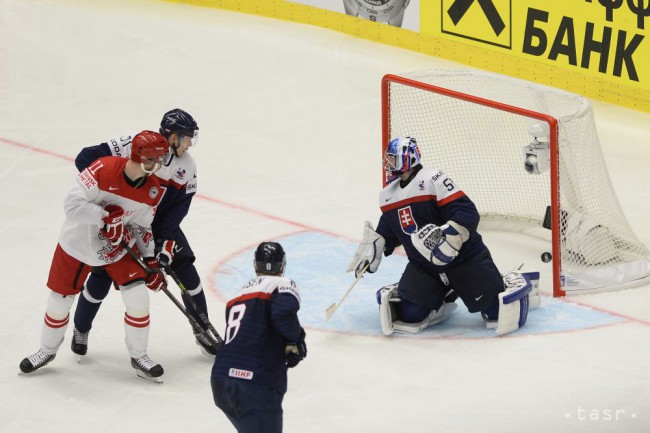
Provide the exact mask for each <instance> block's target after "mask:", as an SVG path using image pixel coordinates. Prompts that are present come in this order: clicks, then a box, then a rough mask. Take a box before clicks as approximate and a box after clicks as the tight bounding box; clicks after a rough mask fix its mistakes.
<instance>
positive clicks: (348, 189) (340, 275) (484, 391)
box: [0, 0, 650, 433]
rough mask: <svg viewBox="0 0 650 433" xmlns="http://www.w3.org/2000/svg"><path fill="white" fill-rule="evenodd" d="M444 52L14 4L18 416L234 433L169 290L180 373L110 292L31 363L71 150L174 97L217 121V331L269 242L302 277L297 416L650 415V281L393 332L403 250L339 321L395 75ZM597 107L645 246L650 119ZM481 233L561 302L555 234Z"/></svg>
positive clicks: (358, 425)
mask: <svg viewBox="0 0 650 433" xmlns="http://www.w3.org/2000/svg"><path fill="white" fill-rule="evenodd" d="M441 67H443V68H459V67H461V66H460V65H458V64H454V63H451V62H446V61H441V60H437V59H434V58H431V57H428V56H423V55H419V54H416V53H412V52H408V51H403V50H399V49H395V48H391V47H387V46H383V45H379V44H375V43H372V42H368V41H363V40H357V39H354V38H350V37H348V36H345V35H343V34H339V33H336V32H332V31H327V30H323V29H319V28H314V27H310V26H306V25H296V24H291V23H288V22H283V21H277V20H271V19H265V18H260V17H253V16H247V15H242V14H237V13H231V12H225V11H218V10H211V9H203V8H196V7H189V6H179V5H174V4H166V3H158V2H150V1H137V2H127V1H97V0H86V1H77V2H75V1H71V0H58V1H56V2H52V1H36V0H34V1H30V0H0V149H1V150H2V153H1V158H2V166H1V168H0V173H1V179H2V182H3V184H4V185H5V187H4V191H3V193H2V199H1V203H2V204H1V212H0V239H1V241H0V242H1V244H0V245H1V248H0V272H1V275H2V278H1V280H0V281H2V282H0V290H1V291H2V293H3V297H2V301H1V302H0V313H1V317H2V321H1V325H0V327H1V332H0V347H2V351H1V353H0V372H1V375H0V390H1V391H0V432H2V433H23V432H36V431H46V432H55V433H58V432H65V433H76V432H88V431H92V432H95V433H104V432H118V431H122V432H124V431H137V432H141V433H145V432H151V433H160V432H193V433H201V432H231V431H234V430H233V428H232V427H231V425H230V423H229V422H228V421H227V420H226V418H225V416H223V414H222V413H221V412H220V411H219V410H217V409H216V408H215V407H214V405H213V402H212V395H211V391H210V387H209V375H210V368H211V360H210V359H208V358H207V357H205V356H203V355H201V354H200V352H199V350H198V348H197V346H195V344H194V341H193V337H192V334H191V330H190V328H189V326H188V324H187V323H186V320H185V318H184V317H183V316H182V315H181V314H180V313H179V312H178V311H177V310H176V309H175V307H174V306H173V304H172V303H171V302H169V300H168V299H167V298H166V297H165V296H164V295H163V294H156V293H154V294H152V295H151V298H152V314H151V315H152V325H151V337H150V343H149V354H150V356H151V357H152V358H153V359H154V360H156V361H158V362H160V363H161V364H162V365H163V366H164V368H165V370H166V373H165V376H164V379H165V383H164V384H162V385H156V384H153V383H150V382H147V381H144V380H142V379H139V378H137V377H136V375H135V373H134V371H133V370H132V368H131V367H130V365H129V360H128V355H127V352H126V348H125V346H124V329H123V321H122V316H123V305H122V301H121V297H120V296H118V295H117V294H115V293H112V294H110V295H109V297H108V298H107V299H106V301H105V302H104V306H103V308H102V309H101V312H100V313H99V316H98V318H97V320H96V322H95V326H94V328H93V330H92V332H91V334H90V342H89V354H88V356H86V358H85V359H84V360H83V362H82V363H80V364H78V363H77V362H76V361H75V359H74V357H73V355H72V352H71V351H70V349H69V338H70V335H71V333H72V332H71V331H72V329H71V327H69V328H68V332H67V334H66V335H67V337H66V341H65V342H64V343H63V346H62V347H61V349H60V350H59V353H58V356H57V358H56V360H54V361H53V362H52V363H51V364H50V365H48V366H47V367H45V368H43V369H42V370H39V371H38V372H36V373H34V374H31V375H27V376H24V375H18V371H19V370H18V364H19V362H20V360H21V359H22V358H23V357H25V356H27V355H29V354H31V353H33V352H34V351H35V350H36V349H37V348H38V346H39V336H40V330H41V325H42V319H43V313H44V311H45V301H46V298H47V296H48V289H47V288H46V287H45V281H46V278H47V273H48V269H49V265H50V260H51V257H52V253H53V251H54V247H55V245H56V242H57V238H58V233H59V229H60V226H61V223H62V222H63V219H64V215H63V208H62V203H63V197H64V195H65V193H66V192H67V190H68V188H69V187H70V185H71V184H72V182H73V179H74V176H75V174H76V170H75V168H74V164H73V162H72V160H73V158H74V157H75V156H76V154H77V152H78V151H79V149H81V148H82V147H83V146H89V145H95V144H98V143H100V142H102V141H104V140H106V139H108V138H111V137H115V136H119V135H124V134H128V133H132V132H137V131H139V130H142V129H154V130H155V129H157V127H158V124H159V122H160V118H161V117H162V114H163V113H164V112H165V111H167V110H169V109H171V108H175V107H180V108H183V109H185V110H187V111H189V112H190V113H192V115H193V116H194V117H195V118H196V119H197V121H198V123H199V126H200V131H201V132H200V140H199V143H198V146H197V147H196V148H193V149H192V150H191V152H192V154H193V155H194V157H195V158H196V160H197V163H198V167H199V182H198V185H199V193H198V195H197V196H196V197H195V199H194V202H193V206H192V210H191V212H190V215H189V216H188V217H187V218H186V219H185V221H184V222H183V225H182V227H183V230H184V231H185V233H186V234H187V236H188V238H189V239H190V242H191V244H192V247H193V249H194V250H195V252H196V254H197V257H198V259H197V266H198V269H199V272H200V274H201V277H202V280H203V284H204V287H205V288H206V291H207V296H208V305H209V310H210V316H211V318H212V321H213V323H214V324H215V326H216V327H217V329H219V330H223V329H224V319H223V311H224V300H225V299H226V298H228V297H229V296H230V295H231V294H232V293H233V291H234V290H235V289H236V288H237V285H239V284H241V282H243V281H245V280H246V279H247V278H248V277H250V276H251V275H252V250H253V248H254V247H255V246H256V245H257V244H258V243H259V242H261V241H263V240H279V241H280V242H282V243H283V244H284V245H285V246H286V249H287V255H288V268H287V275H288V276H289V277H291V278H293V279H294V280H296V282H297V284H298V285H299V286H300V287H301V289H302V298H303V308H302V309H301V312H300V318H301V320H302V322H303V324H304V325H305V327H306V328H307V334H308V336H307V343H308V347H309V354H308V357H307V359H306V360H305V361H304V362H303V363H302V364H301V365H300V366H299V367H298V368H296V369H294V370H291V371H290V372H289V373H290V374H289V392H288V393H287V395H286V398H285V402H284V409H285V432H301V433H330V432H334V431H335V432H339V433H359V432H371V433H388V432H391V433H393V432H405V433H440V432H498V433H509V432H522V431H523V432H531V433H542V432H585V433H586V432H597V433H598V432H626V433H627V432H634V433H647V432H649V431H650V369H649V368H648V366H650V345H649V344H648V343H649V342H650V286H643V287H639V288H635V289H628V290H624V291H619V292H612V293H605V294H598V295H589V296H580V297H573V298H570V299H567V300H555V299H552V298H550V297H548V296H545V297H544V298H543V301H542V307H541V308H540V309H539V310H537V311H535V312H532V313H531V314H530V317H529V323H528V324H527V326H526V328H525V329H523V330H522V331H521V332H519V333H517V334H513V335H511V336H508V337H505V338H495V337H494V336H493V335H492V334H491V333H490V332H489V331H487V330H485V329H484V328H483V327H482V326H483V325H482V321H481V320H480V318H479V317H478V316H476V315H469V314H468V313H467V312H466V310H465V309H464V306H462V305H461V306H460V307H459V309H458V311H457V313H455V315H454V317H452V318H451V319H450V321H449V322H447V323H445V324H444V325H443V326H441V327H440V328H432V329H431V330H429V332H426V333H424V334H422V335H419V336H416V337H413V338H408V337H399V336H398V337H395V338H385V337H383V336H381V334H380V331H379V323H378V317H377V314H376V308H377V307H376V304H375V300H374V297H375V295H374V294H375V291H376V290H377V289H378V288H379V287H381V286H383V285H386V284H389V283H392V282H394V281H396V279H397V278H398V277H399V274H400V273H401V270H402V267H403V265H404V258H403V257H400V256H399V255H397V256H395V257H390V258H387V259H385V260H384V262H383V263H382V267H381V268H380V269H379V272H377V273H376V274H375V275H372V276H369V277H366V278H364V279H363V280H362V281H361V282H360V283H359V284H358V285H357V287H355V289H354V291H353V292H352V294H351V295H350V297H349V298H348V300H347V301H346V303H344V304H343V305H342V306H341V308H340V309H339V311H337V312H336V315H335V316H334V317H333V318H332V320H331V321H330V322H328V323H326V322H325V321H324V311H325V308H326V307H327V306H328V305H329V304H330V303H333V302H335V301H336V300H338V299H339V297H340V296H341V295H342V294H343V292H344V291H345V290H346V289H347V287H348V286H349V284H350V283H351V282H352V280H353V279H352V277H351V276H350V274H346V273H345V267H346V265H347V262H348V260H349V258H350V257H351V256H352V254H353V252H354V250H355V248H356V242H357V241H358V240H359V239H360V238H361V234H362V226H363V221H364V220H366V219H368V220H370V221H372V222H373V223H374V222H376V221H377V219H378V217H379V210H378V207H377V194H378V192H379V189H380V163H381V161H380V150H379V146H380V138H381V128H380V119H381V116H380V79H381V77H382V76H383V75H384V74H386V73H400V72H409V71H415V70H420V69H427V68H441ZM594 106H595V113H596V121H597V125H598V133H599V135H600V139H601V144H602V148H603V152H604V154H605V157H606V160H607V164H608V168H609V174H610V176H611V180H612V182H613V184H614V187H615V189H616V192H617V194H618V197H619V200H620V202H621V206H622V207H623V209H624V210H625V213H626V215H627V217H628V219H629V221H630V224H631V225H632V227H633V229H634V230H635V232H636V233H637V235H638V236H639V237H640V238H641V240H642V241H643V242H644V243H645V244H646V245H650V226H649V225H648V222H647V221H648V215H649V214H650V191H649V190H648V185H650V170H648V165H649V164H650V129H649V127H648V125H650V115H649V114H645V113H641V112H636V111H633V110H628V109H624V108H621V107H617V106H614V105H609V104H603V103H597V102H594ZM456 181H457V182H458V183H460V185H461V186H462V179H456ZM604 181H605V180H604ZM495 187H497V185H495ZM594 188H598V185H594ZM507 199H508V198H507V197H504V200H507ZM483 234H484V236H485V238H486V242H487V244H488V245H489V247H490V249H491V250H492V253H493V255H494V257H495V260H496V262H497V265H498V266H499V268H500V269H502V270H507V269H509V268H511V267H513V266H515V265H517V264H519V263H521V262H522V261H525V262H526V264H527V266H529V267H536V268H538V269H539V270H541V271H542V273H543V274H542V275H543V283H542V286H543V287H542V290H543V291H545V292H546V294H547V295H548V293H549V291H550V286H549V285H548V283H547V282H546V281H544V279H546V278H550V269H549V267H548V265H544V264H543V263H542V262H541V261H540V260H539V255H540V254H541V253H542V252H543V251H544V250H545V246H544V245H540V244H538V243H536V242H533V241H530V240H528V239H526V238H523V239H522V238H521V237H519V236H520V235H512V234H504V233H498V232H485V233H483ZM522 245H523V246H522ZM172 290H173V291H174V293H178V291H176V290H175V288H174V287H173V283H172Z"/></svg>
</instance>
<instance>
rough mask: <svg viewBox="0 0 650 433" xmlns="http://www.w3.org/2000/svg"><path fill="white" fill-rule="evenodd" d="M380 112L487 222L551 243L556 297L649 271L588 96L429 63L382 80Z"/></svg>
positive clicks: (390, 132) (625, 282) (387, 128)
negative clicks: (427, 66) (615, 186)
mask: <svg viewBox="0 0 650 433" xmlns="http://www.w3.org/2000/svg"><path fill="white" fill-rule="evenodd" d="M383 110H384V113H383V114H384V141H385V142H387V138H390V137H398V136H413V137H416V138H417V140H418V144H419V146H420V149H421V151H422V162H423V164H424V165H426V166H432V167H438V168H442V169H443V170H445V172H447V173H448V174H449V175H450V176H452V178H455V179H457V180H458V181H459V182H460V183H461V185H462V187H463V190H464V191H465V192H466V193H467V194H468V195H469V197H470V198H471V199H472V200H473V201H474V202H475V203H476V205H477V207H478V209H479V211H480V213H481V215H482V224H483V223H486V224H489V225H490V226H491V227H494V226H495V225H496V226H497V228H500V229H504V230H515V231H522V232H525V233H527V234H530V235H534V236H538V237H542V238H545V239H548V240H549V242H550V244H549V249H551V247H552V251H553V261H554V263H553V266H554V280H553V281H554V294H555V295H563V294H565V292H566V293H585V292H593V291H599V290H612V289H616V288H621V287H628V286H630V285H634V284H638V283H641V282H645V281H646V279H647V278H648V275H650V258H649V256H648V254H649V253H648V249H647V248H646V247H645V246H644V245H643V244H642V243H641V242H640V241H639V240H638V239H637V237H636V235H635V234H634V233H633V232H632V229H631V228H630V225H629V223H628V222H627V219H626V218H625V215H624V214H623V211H622V210H621V207H620V205H619V203H618V199H617V197H616V193H615V192H614V189H613V186H612V184H611V181H610V178H609V174H608V172H607V167H606V165H605V160H604V158H603V155H602V152H601V149H600V143H599V140H598V134H597V131H596V126H595V122H594V117H593V111H592V107H591V104H590V102H589V101H588V100H587V99H586V98H583V97H581V96H579V95H575V94H572V93H569V92H566V91H562V90H558V89H555V88H552V87H548V86H543V85H539V84H535V83H531V82H528V81H523V80H519V79H515V78H512V77H507V76H502V75H498V74H493V73H487V72H481V71H475V70H460V71H459V70H425V71H419V72H412V73H408V74H402V75H399V76H397V75H387V76H386V77H384V80H383ZM384 146H385V144H384ZM554 222H555V223H554ZM483 226H484V227H485V225H483Z"/></svg>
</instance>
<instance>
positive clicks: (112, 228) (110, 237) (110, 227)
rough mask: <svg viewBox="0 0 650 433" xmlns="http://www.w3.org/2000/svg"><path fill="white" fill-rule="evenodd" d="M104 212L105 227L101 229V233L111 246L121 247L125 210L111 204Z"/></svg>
mask: <svg viewBox="0 0 650 433" xmlns="http://www.w3.org/2000/svg"><path fill="white" fill-rule="evenodd" d="M104 211H106V215H105V216H104V217H102V222H103V223H104V226H103V227H102V228H100V229H99V232H100V233H101V234H102V236H104V238H105V239H106V240H107V241H108V242H110V243H111V245H119V244H120V242H122V237H124V209H122V208H121V207H120V206H117V205H115V204H109V205H107V206H106V207H105V208H104Z"/></svg>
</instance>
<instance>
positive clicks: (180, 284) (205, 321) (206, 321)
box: [165, 266, 223, 344]
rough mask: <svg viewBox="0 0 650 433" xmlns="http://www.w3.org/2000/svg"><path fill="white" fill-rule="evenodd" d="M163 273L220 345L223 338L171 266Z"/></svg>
mask: <svg viewBox="0 0 650 433" xmlns="http://www.w3.org/2000/svg"><path fill="white" fill-rule="evenodd" d="M165 272H166V273H167V275H169V276H170V277H172V280H174V282H175V283H176V285H177V286H178V288H179V289H180V290H181V296H182V297H183V299H185V300H187V301H188V302H189V304H190V306H191V307H192V308H193V309H194V311H195V312H196V314H198V315H199V317H200V318H201V321H203V324H204V325H205V326H207V327H208V330H209V331H210V332H212V334H213V336H214V339H215V340H217V343H219V344H221V343H223V338H221V335H219V333H218V332H217V330H216V329H214V326H212V323H211V322H210V320H209V319H208V316H207V315H206V314H205V312H204V311H203V310H202V309H201V307H199V306H198V305H197V303H196V302H195V301H194V298H192V295H190V293H189V292H188V290H187V289H186V288H185V285H184V284H183V282H182V281H181V280H180V278H178V275H176V272H174V270H173V269H172V268H171V266H166V267H165Z"/></svg>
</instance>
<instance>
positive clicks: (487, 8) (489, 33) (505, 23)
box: [441, 0, 512, 48]
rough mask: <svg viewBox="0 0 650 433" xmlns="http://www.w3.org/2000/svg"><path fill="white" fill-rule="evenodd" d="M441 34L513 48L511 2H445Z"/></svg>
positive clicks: (487, 0)
mask: <svg viewBox="0 0 650 433" xmlns="http://www.w3.org/2000/svg"><path fill="white" fill-rule="evenodd" d="M441 6H442V10H441V24H442V27H441V31H442V33H448V34H450V35H455V36H459V37H462V38H467V39H472V40H475V41H478V42H483V43H486V44H491V45H496V46H500V47H505V48H511V45H512V34H511V32H512V14H511V0H443V1H442V5H441Z"/></svg>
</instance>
